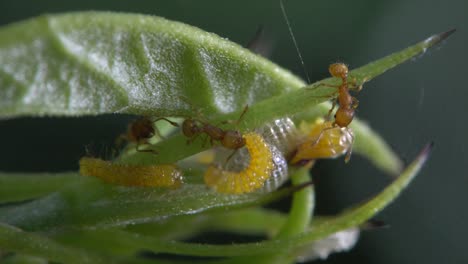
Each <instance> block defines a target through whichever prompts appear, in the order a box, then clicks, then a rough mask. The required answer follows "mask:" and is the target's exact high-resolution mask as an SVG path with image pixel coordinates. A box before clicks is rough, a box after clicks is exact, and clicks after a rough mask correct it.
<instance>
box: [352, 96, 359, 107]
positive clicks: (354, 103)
mask: <svg viewBox="0 0 468 264" xmlns="http://www.w3.org/2000/svg"><path fill="white" fill-rule="evenodd" d="M351 99H352V100H353V104H352V105H351V107H352V108H354V109H356V108H358V106H359V100H358V99H356V97H351Z"/></svg>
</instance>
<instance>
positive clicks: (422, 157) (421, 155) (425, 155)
mask: <svg viewBox="0 0 468 264" xmlns="http://www.w3.org/2000/svg"><path fill="white" fill-rule="evenodd" d="M433 147H434V142H430V143H428V144H427V145H426V146H424V148H423V150H421V152H420V153H419V155H418V158H417V160H418V161H419V162H418V163H420V164H424V163H426V160H427V159H428V158H429V155H430V154H431V152H432V148H433Z"/></svg>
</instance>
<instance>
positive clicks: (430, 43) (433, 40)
mask: <svg viewBox="0 0 468 264" xmlns="http://www.w3.org/2000/svg"><path fill="white" fill-rule="evenodd" d="M455 31H457V30H456V29H455V28H454V29H451V30H448V31H445V32H442V33H439V34H436V35H432V36H430V37H429V38H428V39H426V40H425V41H424V42H425V43H426V44H427V45H428V46H429V47H431V46H434V45H436V44H438V43H440V42H441V41H443V40H445V39H447V38H448V37H449V36H450V35H452V34H453V33H454V32H455Z"/></svg>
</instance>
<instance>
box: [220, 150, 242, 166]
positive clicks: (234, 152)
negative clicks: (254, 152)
mask: <svg viewBox="0 0 468 264" xmlns="http://www.w3.org/2000/svg"><path fill="white" fill-rule="evenodd" d="M238 150H239V149H235V150H234V151H233V152H232V153H231V155H229V157H227V158H226V161H225V162H224V165H226V164H227V163H228V161H229V160H230V159H231V158H232V157H233V156H234V154H236V153H237V151H238Z"/></svg>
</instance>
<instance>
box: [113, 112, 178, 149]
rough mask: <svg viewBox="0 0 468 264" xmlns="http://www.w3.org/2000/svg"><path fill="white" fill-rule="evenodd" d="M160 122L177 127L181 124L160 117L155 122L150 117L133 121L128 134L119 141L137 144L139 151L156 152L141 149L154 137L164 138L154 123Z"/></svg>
mask: <svg viewBox="0 0 468 264" xmlns="http://www.w3.org/2000/svg"><path fill="white" fill-rule="evenodd" d="M159 120H164V121H166V122H169V123H170V124H171V125H173V126H176V127H178V126H179V124H177V123H175V122H172V121H171V120H169V119H167V118H164V117H159V118H156V119H154V120H153V119H151V118H148V117H141V118H139V119H137V120H134V121H132V122H131V123H130V124H129V125H128V128H127V132H126V133H125V134H122V135H121V136H120V137H119V140H127V141H129V142H132V143H135V144H136V150H137V151H140V152H155V151H154V150H147V149H140V148H139V147H140V146H141V145H148V144H149V139H150V138H152V137H153V136H156V135H157V136H158V137H161V138H162V136H161V134H160V132H159V129H158V128H157V127H155V126H154V123H155V122H157V121H159ZM119 143H120V142H119Z"/></svg>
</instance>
